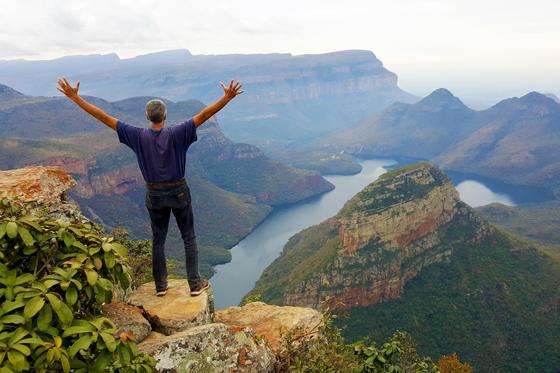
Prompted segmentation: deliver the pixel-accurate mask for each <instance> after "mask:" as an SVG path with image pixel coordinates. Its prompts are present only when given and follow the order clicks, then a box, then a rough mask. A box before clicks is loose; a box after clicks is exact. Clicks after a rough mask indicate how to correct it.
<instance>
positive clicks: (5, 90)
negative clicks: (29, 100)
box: [0, 84, 25, 100]
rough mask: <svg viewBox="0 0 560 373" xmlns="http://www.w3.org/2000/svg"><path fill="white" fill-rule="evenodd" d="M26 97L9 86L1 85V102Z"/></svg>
mask: <svg viewBox="0 0 560 373" xmlns="http://www.w3.org/2000/svg"><path fill="white" fill-rule="evenodd" d="M24 96H25V95H24V94H23V93H21V92H18V91H16V90H15V89H13V88H11V87H8V86H7V85H4V84H0V100H13V99H14V98H20V97H24Z"/></svg>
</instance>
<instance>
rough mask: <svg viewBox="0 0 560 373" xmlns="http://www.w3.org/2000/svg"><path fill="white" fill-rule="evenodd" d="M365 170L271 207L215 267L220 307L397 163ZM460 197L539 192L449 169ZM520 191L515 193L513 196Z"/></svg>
mask: <svg viewBox="0 0 560 373" xmlns="http://www.w3.org/2000/svg"><path fill="white" fill-rule="evenodd" d="M360 164H361V165H362V171H361V172H360V173H359V174H356V175H349V176H341V175H333V176H325V178H326V179H327V180H328V181H330V182H331V183H333V184H334V185H335V189H334V190H332V191H330V192H328V193H325V194H323V195H321V196H319V197H316V198H313V199H310V200H306V201H304V202H301V203H296V204H293V205H289V206H286V207H283V208H280V209H277V210H275V211H274V212H272V213H271V214H270V215H269V216H268V217H267V218H266V219H265V220H264V221H263V222H262V223H261V224H260V225H259V226H258V227H257V228H256V229H255V230H254V231H253V232H252V233H251V234H249V235H248V236H247V237H245V239H243V240H242V241H241V242H239V244H237V245H236V246H234V247H233V248H232V249H231V255H232V260H231V262H229V263H226V264H223V265H219V266H217V267H216V274H215V275H214V276H213V277H212V278H211V280H210V282H211V283H212V287H213V289H214V298H215V302H216V308H217V309H222V308H225V307H229V306H232V305H237V304H239V302H240V300H241V298H242V297H243V296H244V295H245V294H247V293H248V292H249V291H250V290H251V289H252V288H253V286H254V284H255V281H256V280H257V279H258V278H259V276H260V275H261V273H262V271H263V270H264V269H265V268H266V267H267V266H268V265H269V264H270V263H272V261H273V260H274V259H276V258H277V257H278V255H280V253H281V252H282V248H283V247H284V245H285V244H286V242H287V241H288V239H289V238H290V237H291V236H293V235H294V234H295V233H297V232H299V231H301V230H302V229H304V228H307V227H310V226H312V225H315V224H318V223H320V222H322V221H323V220H325V219H327V218H329V217H331V216H333V215H335V214H336V213H337V212H338V210H340V208H341V207H342V206H343V205H344V203H345V202H346V201H348V200H349V199H350V198H351V197H352V196H354V195H355V194H356V193H358V192H359V191H360V190H362V189H363V188H364V187H365V186H366V185H368V184H369V183H371V182H372V181H374V180H375V179H377V178H378V177H379V176H380V175H381V174H383V173H384V172H386V171H387V170H388V169H390V168H393V167H394V166H395V165H396V164H397V162H396V161H393V160H388V159H372V160H362V161H360ZM450 177H451V179H452V180H453V182H454V184H455V185H456V186H457V190H458V191H459V194H460V196H461V199H463V201H465V202H466V203H468V204H469V205H471V206H473V207H476V206H481V205H485V204H488V203H491V202H500V203H503V204H506V205H514V204H516V203H525V202H534V200H535V199H538V197H535V196H537V195H541V194H539V192H540V191H534V190H532V189H530V188H529V189H527V188H525V187H516V186H512V185H507V184H503V183H499V182H495V181H494V182H492V181H489V180H481V179H480V178H476V177H474V176H470V175H463V174H459V173H450ZM512 196H515V197H516V198H513V197H512Z"/></svg>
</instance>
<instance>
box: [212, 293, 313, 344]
mask: <svg viewBox="0 0 560 373" xmlns="http://www.w3.org/2000/svg"><path fill="white" fill-rule="evenodd" d="M214 321H215V322H220V323H224V324H226V325H228V326H230V327H235V328H250V329H252V330H254V331H255V333H256V334H257V335H259V336H261V337H263V338H264V339H265V340H266V342H267V344H268V345H269V346H270V347H271V348H272V350H273V351H275V353H281V350H282V338H283V336H284V335H286V333H290V332H293V333H296V334H298V335H307V336H308V337H310V338H312V337H314V336H316V335H317V332H318V328H319V327H320V326H321V325H322V321H323V316H322V314H321V313H320V312H318V311H316V310H314V309H312V308H305V307H291V306H274V305H270V304H266V303H263V302H252V303H248V304H246V305H244V306H243V307H229V308H226V309H223V310H219V311H216V314H215V317H214Z"/></svg>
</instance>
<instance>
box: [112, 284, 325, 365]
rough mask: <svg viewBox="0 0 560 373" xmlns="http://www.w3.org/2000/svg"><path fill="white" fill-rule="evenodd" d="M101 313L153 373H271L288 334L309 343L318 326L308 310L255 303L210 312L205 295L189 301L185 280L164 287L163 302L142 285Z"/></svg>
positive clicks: (210, 303)
mask: <svg viewBox="0 0 560 373" xmlns="http://www.w3.org/2000/svg"><path fill="white" fill-rule="evenodd" d="M103 312H104V314H105V315H106V316H107V317H109V318H110V319H111V320H113V322H114V323H115V324H116V326H117V328H118V331H117V334H120V333H123V332H125V333H127V335H128V336H129V338H132V339H134V340H135V341H136V342H138V343H139V345H138V346H139V348H140V350H141V351H143V352H146V353H148V354H150V355H151V356H153V357H154V358H155V359H156V361H157V365H156V370H157V371H158V372H204V373H207V372H208V373H210V372H216V373H218V372H272V371H274V366H275V364H276V361H277V360H278V359H280V358H282V354H283V353H284V352H285V347H286V346H285V343H286V339H285V337H286V336H287V335H288V334H292V335H294V334H297V335H298V336H302V337H305V338H315V337H316V336H317V330H318V328H319V327H320V326H321V324H322V315H321V314H320V313H319V312H317V311H315V310H313V309H310V308H301V307H279V306H271V305H268V304H265V303H261V302H255V303H249V304H247V305H245V306H243V307H230V308H227V309H224V310H220V311H217V312H214V301H213V295H212V291H211V289H210V290H209V291H207V292H205V293H203V294H201V295H199V296H197V297H191V296H190V294H189V288H188V282H187V281H186V280H172V281H170V282H169V291H168V293H167V294H166V295H165V296H163V297H158V296H156V295H155V289H154V288H153V285H152V284H146V285H143V286H141V287H140V288H138V289H137V290H135V291H134V292H132V294H131V295H129V297H128V298H127V301H126V302H112V303H110V304H105V305H104V306H103Z"/></svg>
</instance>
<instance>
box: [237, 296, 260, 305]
mask: <svg viewBox="0 0 560 373" xmlns="http://www.w3.org/2000/svg"><path fill="white" fill-rule="evenodd" d="M254 302H262V297H261V296H260V294H253V295H247V296H245V297H243V299H242V300H241V303H240V304H239V306H244V305H246V304H249V303H254Z"/></svg>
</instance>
